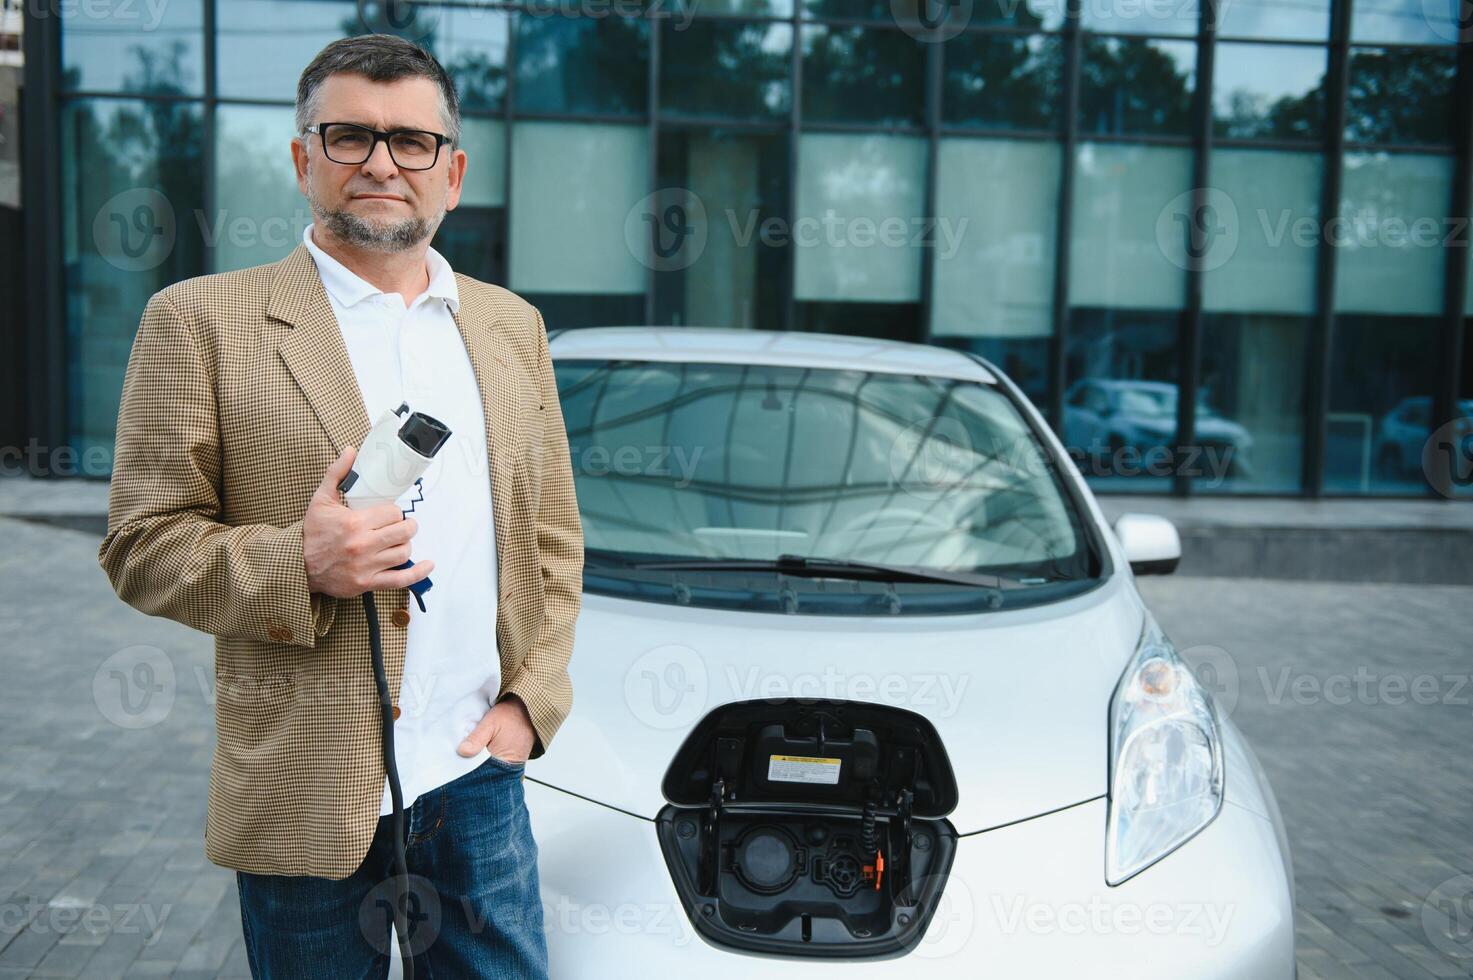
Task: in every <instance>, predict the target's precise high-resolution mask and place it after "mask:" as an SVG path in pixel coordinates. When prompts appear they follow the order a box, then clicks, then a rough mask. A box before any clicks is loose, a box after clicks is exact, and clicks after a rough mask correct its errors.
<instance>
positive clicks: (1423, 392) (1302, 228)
mask: <svg viewBox="0 0 1473 980" xmlns="http://www.w3.org/2000/svg"><path fill="white" fill-rule="evenodd" d="M1460 9H1466V5H1463V6H1462V7H1460V6H1459V5H1458V4H1457V3H1456V2H1454V0H1446V2H1445V0H1215V2H1214V0H581V2H573V0H567V2H554V0H548V2H534V0H527V2H519V3H512V2H507V3H498V2H465V3H461V2H446V3H421V2H414V3H407V2H402V0H356V2H343V0H170V2H169V3H167V4H163V5H151V4H146V3H127V4H123V3H115V4H107V3H101V4H97V5H82V6H81V7H80V8H79V10H78V12H77V13H76V14H75V16H52V17H44V16H34V17H32V19H31V20H29V21H28V22H27V26H26V52H27V62H26V77H27V80H28V83H29V85H28V87H29V88H30V89H31V91H30V92H28V99H29V101H28V106H29V107H31V109H32V111H31V112H30V114H29V115H28V119H30V120H31V122H29V123H28V126H27V134H26V137H27V141H28V144H29V145H30V147H31V150H30V155H29V156H28V157H27V159H28V160H29V161H31V162H32V164H33V166H35V167H37V168H44V172H38V173H36V174H35V175H34V176H32V177H31V178H30V179H28V180H27V188H28V190H27V195H26V201H25V208H26V211H27V217H28V221H27V233H26V240H25V241H26V248H27V250H28V251H29V252H30V253H31V255H30V258H29V262H30V265H29V266H28V268H30V269H33V270H34V271H35V274H34V275H32V276H31V277H30V282H31V286H30V289H29V290H28V293H29V300H30V305H29V307H28V308H27V311H26V317H25V319H26V324H27V326H26V327H25V330H26V331H27V332H28V335H29V336H30V337H31V342H30V345H29V347H28V348H27V349H28V354H27V356H28V358H29V361H28V363H29V364H30V365H31V366H32V367H33V368H34V370H32V371H31V372H30V374H31V376H32V378H33V381H32V383H33V384H34V385H36V386H38V388H37V390H36V391H35V392H33V393H32V395H31V397H30V404H31V405H32V406H33V410H34V411H35V412H36V413H37V417H38V418H40V417H41V415H42V414H44V416H45V419H46V420H48V421H47V422H45V423H44V424H45V425H47V426H49V429H48V430H47V432H46V434H45V436H43V438H45V439H49V441H51V442H52V443H62V442H64V443H65V444H67V445H69V446H72V447H74V449H75V450H76V452H77V453H78V454H79V458H81V459H84V460H85V459H93V460H96V461H97V463H96V465H95V466H93V467H92V468H91V469H90V470H89V469H88V468H87V467H86V466H84V467H83V471H84V472H86V473H87V475H93V476H105V475H106V474H107V463H106V460H107V458H108V456H109V455H110V448H111V444H112V433H113V426H114V424H115V421H116V412H117V404H118V398H119V395H120V391H121V384H122V377H123V371H124V368H125V366H126V363H127V357H128V352H129V349H130V345H131V342H132V338H133V334H134V332H135V330H136V328H137V324H138V318H139V315H140V312H141V310H142V308H143V305H144V303H145V301H146V300H147V298H148V296H149V295H150V294H151V293H152V292H154V291H155V290H157V289H159V288H162V287H163V286H165V285H167V284H169V283H170V282H173V281H176V280H178V279H182V278H185V277H189V276H194V275H199V274H203V273H208V272H216V271H223V270H229V269H234V268H239V267H243V266H248V265H254V264H257V263H262V262H269V261H272V260H275V259H277V258H279V257H281V256H283V255H285V254H286V253H287V252H288V251H289V250H290V249H291V248H292V247H293V246H294V245H295V244H296V243H297V241H298V240H299V239H300V237H301V232H302V229H303V227H304V226H305V225H306V224H307V223H308V222H309V221H310V220H311V217H310V211H309V210H308V208H307V204H306V201H305V199H303V198H302V197H301V195H300V194H299V193H298V191H297V189H296V183H295V179H294V176H293V173H292V169H291V158H290V154H289V151H288V145H287V144H288V140H289V139H290V138H291V136H292V135H293V132H292V128H293V121H292V118H293V109H292V99H293V95H294V89H295V83H296V80H297V77H298V75H299V73H300V72H301V70H302V68H303V67H304V66H305V65H306V63H307V62H308V61H309V60H310V59H311V57H312V56H313V55H314V54H315V53H316V52H317V51H318V50H319V49H320V48H321V47H322V46H323V45H324V44H326V43H327V42H329V41H331V40H333V39H334V38H337V37H341V36H344V35H349V34H360V33H369V32H374V31H387V32H392V33H396V34H400V35H403V36H406V37H409V38H411V39H413V40H415V41H418V42H420V43H422V44H424V45H425V46H426V47H427V48H429V49H430V50H432V51H433V52H434V53H435V54H436V56H437V57H438V58H439V59H440V60H441V61H442V62H443V63H444V64H445V66H446V67H447V69H448V70H449V71H450V72H451V74H452V75H453V77H454V78H455V79H456V82H457V85H458V88H459V92H460V96H461V99H462V103H463V111H464V113H465V120H464V135H463V146H464V147H465V149H466V150H467V152H468V153H469V157H470V163H469V169H468V174H467V178H466V189H465V195H464V198H463V200H462V202H461V205H460V207H459V208H458V209H457V210H455V211H453V212H451V213H450V214H449V215H448V216H447V219H446V221H445V223H444V225H443V226H442V227H441V228H440V230H439V232H438V235H437V237H436V239H435V242H434V244H435V247H436V248H437V249H439V250H440V251H442V252H444V253H445V254H446V255H447V256H448V257H449V258H450V260H451V262H452V264H453V265H454V266H455V267H456V268H457V269H458V270H460V271H463V272H466V273H468V274H470V275H472V276H475V277H477V278H481V279H484V280H487V281H490V282H496V283H501V284H504V285H506V286H508V287H509V288H511V289H513V290H515V291H517V292H518V293H520V294H522V295H523V296H525V297H526V298H527V299H528V300H530V301H531V302H533V303H535V304H537V305H538V306H539V307H540V308H541V309H542V311H543V313H544V315H545V317H546V319H547V322H548V325H549V328H550V329H562V328H577V327H584V326H591V325H599V324H660V325H701V326H726V327H741V328H755V329H774V330H800V331H821V332H834V333H844V334H859V335H867V336H876V337H889V338H896V339H902V340H912V341H921V342H928V343H932V344H937V345H943V346H948V347H956V348H961V349H966V350H970V351H975V352H978V353H980V354H983V355H985V356H987V357H989V358H991V359H993V360H994V361H996V362H997V363H998V364H999V365H1000V366H1001V367H1003V368H1004V369H1005V370H1006V371H1008V372H1009V373H1010V375H1011V376H1012V377H1013V378H1014V380H1015V381H1017V383H1018V384H1019V385H1020V386H1021V387H1022V388H1023V389H1024V390H1025V391H1026V392H1027V393H1028V394H1029V395H1030V396H1031V397H1032V398H1033V399H1034V400H1035V401H1036V402H1037V403H1038V404H1039V406H1040V407H1041V408H1042V409H1043V410H1044V411H1045V413H1046V414H1047V415H1048V416H1049V418H1050V421H1051V422H1052V423H1053V424H1054V426H1055V428H1056V429H1057V431H1059V432H1060V434H1061V435H1062V436H1063V437H1064V439H1065V441H1066V443H1067V444H1068V445H1069V446H1070V447H1071V451H1073V452H1074V453H1075V454H1076V459H1077V460H1078V461H1079V463H1080V465H1081V466H1083V467H1085V469H1086V472H1087V473H1088V474H1089V478H1090V480H1091V482H1092V483H1093V484H1094V485H1096V486H1097V487H1098V488H1100V489H1102V490H1107V491H1114V490H1123V491H1128V492H1160V493H1170V492H1174V493H1250V494H1251V493H1258V494H1278V495H1316V496H1317V495H1322V494H1323V495H1334V494H1371V495H1397V496H1406V495H1426V494H1429V493H1432V492H1433V491H1432V489H1430V488H1429V485H1428V477H1427V473H1426V466H1424V461H1423V451H1424V447H1426V446H1427V445H1428V441H1429V436H1430V435H1432V434H1433V432H1434V430H1437V429H1438V427H1439V425H1441V424H1443V423H1448V422H1450V420H1453V419H1456V418H1458V417H1461V416H1468V415H1473V405H1470V404H1469V403H1468V402H1467V401H1466V400H1467V399H1473V361H1470V353H1469V349H1470V343H1469V340H1470V338H1469V337H1468V333H1469V329H1468V326H1467V324H1468V323H1469V322H1473V291H1470V290H1469V288H1468V272H1469V252H1470V249H1469V248H1468V247H1467V245H1468V237H1469V236H1468V228H1467V221H1466V218H1467V215H1468V211H1469V196H1470V190H1473V188H1470V183H1473V179H1470V161H1469V156H1470V148H1469V128H1470V127H1469V118H1468V117H1469V112H1470V99H1469V92H1470V90H1473V50H1470V49H1473V38H1470V35H1469V26H1468V25H1467V24H1460V23H1458V22H1457V20H1456V13H1457V11H1458V10H1460ZM1460 32H1461V33H1460ZM1460 37H1461V38H1462V41H1463V43H1461V44H1460V43H1459V39H1460ZM32 216H34V217H35V218H36V219H37V220H30V218H31V217H32ZM1460 399H1461V400H1462V401H1460ZM46 408H50V409H54V410H55V417H56V420H55V421H52V420H51V419H52V416H51V414H50V413H45V412H43V411H42V410H43V409H46ZM89 449H96V450H97V452H94V453H91V454H89V453H88V452H87V451H88V450H89ZM1452 489H1453V490H1454V491H1455V492H1458V493H1461V494H1468V493H1469V490H1468V488H1467V487H1453V488H1452Z"/></svg>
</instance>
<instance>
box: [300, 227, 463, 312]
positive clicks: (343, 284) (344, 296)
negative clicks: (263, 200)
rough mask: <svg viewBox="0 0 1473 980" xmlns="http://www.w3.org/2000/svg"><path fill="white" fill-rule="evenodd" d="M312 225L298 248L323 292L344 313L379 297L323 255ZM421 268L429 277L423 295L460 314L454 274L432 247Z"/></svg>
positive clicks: (374, 289)
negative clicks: (312, 267) (314, 268)
mask: <svg viewBox="0 0 1473 980" xmlns="http://www.w3.org/2000/svg"><path fill="white" fill-rule="evenodd" d="M312 227H313V226H312V225H310V224H309V225H308V226H307V227H306V228H305V229H304V230H303V231H302V244H304V245H306V246H307V251H308V252H310V253H311V254H312V260H313V261H314V262H315V263H316V264H317V274H318V275H319V276H320V277H321V278H322V285H323V288H324V289H326V290H327V291H328V293H329V294H330V295H331V296H332V298H333V299H335V300H337V301H338V304H339V305H340V306H342V307H343V308H344V309H346V308H348V307H351V306H353V305H354V304H356V303H360V302H362V301H363V300H365V299H367V298H369V297H370V296H380V295H383V290H382V289H379V288H378V287H377V286H375V285H374V284H373V283H371V282H368V281H367V280H365V279H363V278H361V277H360V276H359V275H358V274H357V273H355V272H353V271H352V270H351V269H349V268H348V267H347V266H345V265H343V264H342V263H341V262H339V261H338V260H337V259H335V258H333V257H332V256H331V255H328V254H327V253H326V252H324V251H323V250H322V249H321V248H320V247H319V246H318V245H317V243H316V242H314V241H313V240H312ZM425 268H426V270H427V271H428V272H429V274H430V284H429V285H428V286H427V287H425V293H424V294H425V295H427V296H434V297H438V298H439V299H442V300H444V301H445V305H447V306H448V307H450V312H451V313H459V312H460V289H459V287H458V286H457V285H456V283H455V271H454V270H453V269H451V268H450V263H449V262H448V261H447V260H446V258H445V257H444V256H443V255H441V254H440V253H439V252H437V251H435V250H434V248H433V247H430V248H426V249H425Z"/></svg>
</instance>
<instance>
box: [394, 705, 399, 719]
mask: <svg viewBox="0 0 1473 980" xmlns="http://www.w3.org/2000/svg"><path fill="white" fill-rule="evenodd" d="M394 720H395V721H398V720H399V706H398V705H397V704H396V705H394Z"/></svg>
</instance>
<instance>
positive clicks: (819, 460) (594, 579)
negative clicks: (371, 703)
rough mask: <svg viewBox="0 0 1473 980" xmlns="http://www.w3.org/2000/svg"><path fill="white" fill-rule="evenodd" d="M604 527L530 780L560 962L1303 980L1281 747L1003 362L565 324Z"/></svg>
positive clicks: (574, 972)
mask: <svg viewBox="0 0 1473 980" xmlns="http://www.w3.org/2000/svg"><path fill="white" fill-rule="evenodd" d="M550 349H551V352H552V356H553V359H554V363H555V367H556V372H557V379H558V387H559V391H560V394H561V403H562V409H563V413H564V420H565V422H566V425H567V429H568V433H569V450H570V453H571V456H572V462H573V468H574V472H575V474H576V480H577V488H578V497H579V504H580V507H581V511H582V517H583V529H584V535H585V544H586V562H585V587H584V597H583V611H582V615H581V618H580V620H579V623H578V630H577V645H576V649H575V650H574V653H573V660H572V666H571V670H572V675H573V686H574V691H575V704H574V708H573V711H572V714H571V715H570V716H569V718H568V719H567V721H566V722H565V724H564V726H563V728H562V730H561V732H560V733H559V735H558V738H557V741H556V744H555V746H554V747H553V749H552V751H551V752H549V753H548V754H547V755H546V756H544V757H543V758H541V759H538V760H535V761H533V762H532V763H530V764H529V766H528V767H527V779H526V783H525V786H526V795H527V805H528V808H529V810H530V812H531V816H532V822H533V828H534V832H535V835H536V839H537V843H538V848H539V868H540V872H541V883H542V888H543V902H544V914H545V916H546V920H547V928H548V944H549V952H550V956H551V963H552V973H553V976H554V977H557V978H560V980H584V978H593V977H597V978H620V977H637V978H642V980H645V978H673V977H699V978H701V980H726V978H733V980H735V978H743V980H745V978H748V977H752V976H762V977H772V978H799V977H803V978H807V977H843V978H867V977H885V978H894V977H897V976H923V977H936V978H947V977H967V978H975V977H999V978H1004V977H1006V978H1011V977H1076V976H1091V977H1129V978H1132V980H1146V978H1155V977H1160V978H1171V980H1181V978H1186V977H1194V978H1195V977H1200V978H1215V977H1222V978H1249V977H1253V978H1258V977H1262V978H1280V980H1286V978H1289V977H1291V976H1293V974H1294V927H1293V878H1292V872H1291V868H1290V863H1289V855H1288V848H1287V843H1286V839H1285V835H1284V830H1283V826H1282V823H1281V820H1280V817H1279V812H1278V807H1277V805H1276V803H1275V801H1274V797H1273V793H1272V791H1271V790H1270V788H1269V786H1268V783H1267V780H1266V779H1265V777H1264V774H1263V772H1262V770H1261V769H1260V767H1259V765H1258V762H1257V760H1256V759H1255V757H1254V755H1253V753H1252V751H1251V750H1250V749H1249V747H1248V746H1247V744H1246V743H1245V742H1244V740H1243V738H1242V736H1241V735H1240V734H1239V733H1238V731H1237V729H1236V728H1235V727H1234V726H1233V725H1232V724H1231V722H1229V721H1228V720H1227V719H1226V718H1224V717H1222V716H1221V714H1220V713H1219V712H1218V710H1217V709H1216V708H1215V707H1214V704H1213V702H1212V700H1211V697H1210V694H1209V693H1208V692H1207V691H1206V690H1205V689H1204V688H1203V686H1201V685H1200V684H1199V683H1198V681H1197V679H1196V678H1195V676H1194V675H1193V673H1192V671H1191V670H1190V668H1189V667H1187V666H1186V665H1185V663H1184V661H1183V659H1182V657H1181V656H1180V655H1179V653H1178V652H1177V651H1176V650H1175V649H1174V648H1173V646H1172V643H1171V641H1170V640H1169V639H1168V638H1167V637H1166V636H1165V635H1164V634H1163V633H1162V631H1161V629H1160V628H1159V627H1158V626H1157V624H1156V623H1155V621H1154V620H1153V619H1152V617H1151V614H1150V612H1149V611H1148V610H1147V609H1146V608H1145V606H1144V605H1143V604H1142V601H1141V598H1140V596H1139V594H1138V593H1137V591H1136V587H1135V581H1134V574H1140V573H1148V572H1156V573H1159V572H1166V571H1170V570H1171V569H1172V568H1174V567H1175V564H1176V560H1177V559H1178V558H1179V555H1180V543H1179V541H1178V539H1177V536H1176V533H1175V531H1174V529H1173V528H1172V527H1171V525H1169V524H1167V523H1166V522H1164V521H1162V520H1160V519H1158V518H1154V517H1146V516H1140V515H1135V516H1129V517H1125V518H1122V519H1121V520H1120V521H1118V522H1117V523H1116V525H1115V527H1113V528H1112V527H1110V526H1109V525H1108V524H1107V523H1106V521H1105V519H1104V518H1103V516H1102V515H1101V512H1100V509H1099V507H1098V506H1097V505H1096V503H1095V501H1094V499H1093V497H1092V496H1091V494H1090V492H1089V490H1088V488H1087V487H1086V486H1085V483H1084V481H1083V480H1082V479H1081V478H1080V475H1079V473H1078V472H1077V471H1076V470H1075V469H1074V467H1073V466H1072V465H1070V462H1069V457H1068V456H1067V454H1066V452H1065V450H1064V448H1063V446H1062V445H1061V444H1060V442H1059V440H1058V439H1056V438H1055V437H1054V436H1053V434H1052V433H1051V432H1050V431H1049V430H1048V428H1047V426H1046V425H1045V423H1044V421H1043V419H1042V418H1041V416H1040V415H1039V413H1038V412H1037V411H1036V410H1035V408H1034V407H1033V406H1032V405H1030V404H1029V403H1028V402H1027V401H1026V400H1025V399H1024V397H1023V396H1022V394H1020V393H1019V391H1018V389H1017V388H1016V387H1015V386H1014V385H1013V384H1012V383H1011V382H1010V381H1009V380H1008V379H1007V378H1006V377H1004V376H1003V375H1002V374H1001V373H1000V372H999V371H998V370H997V369H996V368H995V367H993V366H992V365H990V364H988V363H986V362H985V361H983V360H981V359H978V358H974V357H972V356H969V355H967V354H964V353H960V352H956V351H948V350H941V349H937V348H932V347H926V346H921V345H914V344H905V343H898V342H890V341H879V340H867V339H859V338H850V337H838V336H832V335H815V334H803V333H765V332H753V331H739V330H715V329H693V328H670V329H661V328H624V327H609V328H597V329H585V330H574V331H567V332H560V333H556V334H555V335H554V337H553V339H552V341H551V344H550Z"/></svg>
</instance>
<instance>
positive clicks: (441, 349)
mask: <svg viewBox="0 0 1473 980" xmlns="http://www.w3.org/2000/svg"><path fill="white" fill-rule="evenodd" d="M302 241H303V242H305V243H306V246H307V250H308V251H309V252H311V253H312V258H313V260H314V261H315V262H316V263H317V272H318V275H320V276H321V277H322V285H323V286H324V287H325V288H326V290H327V296H328V300H329V301H330V302H331V303H332V311H333V313H334V314H335V315H336V316H337V320H338V328H339V329H340V330H341V331H342V334H343V341H344V342H345V344H346V345H347V348H348V357H349V359H351V360H352V362H353V373H354V374H355V375H357V377H358V390H359V392H360V393H361V394H362V396H363V407H364V409H365V410H366V411H367V413H368V421H369V423H370V424H374V423H377V422H378V419H379V416H380V415H382V414H383V413H384V412H386V411H392V410H393V409H395V408H397V407H398V406H399V404H400V403H401V402H408V403H409V408H410V410H411V411H415V412H424V413H425V414H426V415H430V416H433V417H434V418H436V419H439V420H440V421H441V422H444V423H445V424H446V425H447V426H449V427H450V439H449V441H448V442H446V443H445V445H444V447H443V448H441V450H440V452H439V453H438V454H437V455H436V456H435V459H434V460H433V461H432V462H431V463H430V467H429V469H428V470H426V471H425V474H424V476H423V477H422V478H421V482H422V487H423V494H424V499H423V500H421V501H419V502H418V503H415V504H414V505H413V506H414V510H413V514H412V516H413V517H414V519H415V520H416V521H418V522H419V530H418V532H416V534H415V536H414V537H413V538H412V539H411V540H410V557H411V558H412V559H413V560H414V561H416V562H418V561H420V560H422V559H425V558H428V559H431V560H433V561H434V563H435V570H434V571H433V572H431V573H430V580H431V582H432V583H433V587H432V588H431V589H429V591H427V592H425V594H424V601H425V611H424V612H420V610H419V606H418V604H417V603H416V602H415V601H414V597H413V596H412V595H411V596H410V602H409V607H410V608H409V612H410V620H409V626H408V630H409V637H408V642H409V646H408V650H407V651H406V653H405V659H404V681H403V684H402V685H401V687H400V690H399V702H398V704H399V709H400V715H399V719H398V721H396V722H395V723H394V751H395V756H396V762H397V764H398V769H399V783H400V786H401V788H402V789H403V791H404V805H405V807H408V806H409V804H410V803H412V802H413V801H414V800H415V798H416V797H418V796H419V795H420V794H422V793H427V792H429V791H430V790H432V789H436V788H438V787H440V786H443V785H444V784H445V783H447V782H449V781H450V780H452V779H455V778H456V777H458V776H462V775H464V774H465V773H467V772H470V771H471V770H472V769H474V768H476V767H477V766H479V765H480V764H481V763H482V762H484V761H486V753H485V752H484V751H483V752H480V753H478V754H477V755H474V756H472V757H471V758H469V759H467V758H463V757H462V756H461V755H460V754H459V753H457V752H456V751H455V749H456V746H458V745H459V744H460V743H461V741H462V740H463V739H464V738H465V737H466V735H467V734H469V733H470V730H471V729H472V728H474V727H475V725H476V723H477V722H479V721H480V720H481V717H482V716H483V715H484V714H485V713H486V712H487V711H488V710H489V709H490V707H491V705H492V704H493V703H494V702H495V700H496V695H497V693H498V692H499V690H500V687H501V661H500V659H499V658H498V656H497V652H496V537H495V533H494V530H493V527H492V523H491V521H492V516H491V481H490V469H489V460H488V456H487V452H486V424H485V417H484V415H483V414H482V411H481V392H480V388H479V387H478V386H477V384H476V376H475V373H474V371H473V370H472V369H471V362H470V356H469V355H468V354H467V353H466V349H465V342H464V341H463V340H462V339H461V336H460V331H459V330H457V329H456V326H455V321H454V320H453V319H452V318H451V313H452V312H453V311H458V310H459V309H460V292H459V290H458V289H457V288H456V285H455V274H454V273H453V272H452V270H451V268H450V263H449V262H447V261H446V260H445V258H444V256H442V255H441V254H440V253H439V252H436V251H435V250H434V249H433V248H431V249H428V250H427V251H426V252H425V264H426V266H427V268H428V270H429V275H430V284H429V287H428V288H427V289H426V290H425V291H424V292H423V293H422V294H420V295H419V296H418V297H416V298H415V300H414V304H413V305H412V306H410V307H409V308H408V309H406V308H405V306H404V297H403V296H402V295H400V294H399V293H385V292H382V291H381V290H379V289H378V288H377V287H376V286H373V285H371V284H370V283H368V282H366V281H364V280H363V279H361V278H359V277H358V276H357V275H355V274H354V273H352V272H350V271H349V270H348V269H347V267H346V266H344V265H343V264H342V263H340V262H338V261H337V260H336V259H334V258H333V257H332V256H330V255H328V254H327V253H326V252H324V251H323V250H322V249H320V248H318V247H317V245H316V243H314V242H313V241H312V226H311V225H308V226H307V229H306V231H304V232H303V233H302ZM415 496H416V494H415V493H414V492H410V493H407V494H405V495H404V496H403V497H401V498H399V505H400V507H401V509H403V510H409V508H410V504H411V501H413V500H414V498H415ZM343 601H351V600H343ZM379 615H380V618H381V621H382V627H383V629H384V630H385V631H386V632H387V631H388V630H392V629H397V627H395V626H394V625H393V624H391V623H390V622H389V621H388V611H387V610H383V609H380V610H379ZM363 669H364V671H365V672H366V671H369V670H371V669H372V668H371V667H370V665H369V652H368V651H367V650H364V651H363ZM363 737H364V738H372V737H373V733H372V732H364V733H363ZM392 809H393V803H392V800H391V798H390V795H389V788H388V780H387V779H385V781H384V797H383V807H382V808H381V810H380V811H379V812H380V814H385V813H389V812H391V811H392Z"/></svg>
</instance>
